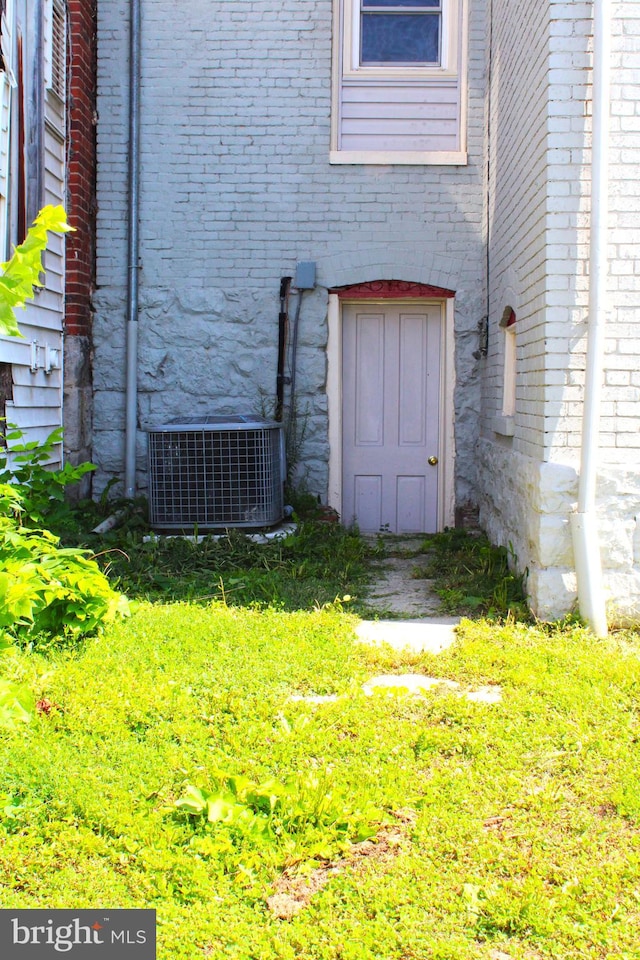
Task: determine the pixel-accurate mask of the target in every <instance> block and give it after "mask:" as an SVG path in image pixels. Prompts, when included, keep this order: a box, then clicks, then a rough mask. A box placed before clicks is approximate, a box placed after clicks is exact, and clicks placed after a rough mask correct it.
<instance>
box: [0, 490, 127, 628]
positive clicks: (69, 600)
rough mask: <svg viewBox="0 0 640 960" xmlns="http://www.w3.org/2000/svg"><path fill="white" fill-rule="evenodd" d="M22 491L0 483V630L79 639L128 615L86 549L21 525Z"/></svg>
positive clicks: (123, 600) (124, 603) (124, 602)
mask: <svg viewBox="0 0 640 960" xmlns="http://www.w3.org/2000/svg"><path fill="white" fill-rule="evenodd" d="M22 499H23V498H22V495H21V494H20V493H19V491H17V490H15V489H14V488H12V487H11V486H9V485H7V484H0V570H1V572H0V629H4V630H5V631H6V632H7V633H8V634H9V635H10V636H11V637H13V638H14V639H16V640H22V641H26V640H30V641H31V642H39V641H41V640H42V636H43V635H44V636H45V637H46V638H47V639H50V638H51V637H58V636H59V637H72V638H79V637H82V636H86V635H88V634H90V633H93V632H95V630H97V629H98V628H99V627H101V626H103V625H104V624H106V623H110V622H112V621H113V620H114V619H115V618H116V617H117V616H123V615H126V614H127V612H128V604H127V601H126V599H125V598H124V597H123V596H122V595H121V594H119V593H116V592H115V591H114V590H112V588H111V586H110V585H109V581H108V580H107V578H106V576H105V575H104V574H103V573H102V571H101V570H100V568H99V567H98V565H97V563H96V562H95V561H94V560H92V559H91V558H90V556H89V555H88V551H86V550H78V549H72V548H61V547H60V546H59V541H58V538H57V537H55V536H54V535H53V534H51V533H49V531H47V530H31V529H28V528H26V527H24V526H22V522H21V514H22Z"/></svg>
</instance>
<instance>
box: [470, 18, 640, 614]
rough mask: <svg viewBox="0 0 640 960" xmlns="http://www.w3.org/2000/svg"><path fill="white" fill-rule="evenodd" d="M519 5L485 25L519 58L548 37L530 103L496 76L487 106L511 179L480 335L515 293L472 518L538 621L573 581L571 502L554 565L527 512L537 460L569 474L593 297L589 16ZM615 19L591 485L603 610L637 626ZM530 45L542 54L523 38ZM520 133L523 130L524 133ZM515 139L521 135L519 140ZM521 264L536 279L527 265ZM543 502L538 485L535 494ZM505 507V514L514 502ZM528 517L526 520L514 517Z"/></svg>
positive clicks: (539, 527)
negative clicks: (508, 395)
mask: <svg viewBox="0 0 640 960" xmlns="http://www.w3.org/2000/svg"><path fill="white" fill-rule="evenodd" d="M525 6H526V5H521V4H518V3H506V4H502V5H500V4H499V6H498V9H497V11H496V12H497V17H498V20H499V22H497V23H496V24H495V25H494V31H497V36H498V44H499V43H500V38H501V37H502V36H503V35H504V39H505V43H507V42H511V43H512V56H515V57H518V56H521V55H522V52H523V51H522V44H523V43H524V44H528V43H530V42H531V37H532V36H539V34H538V32H537V31H539V30H542V31H543V33H542V35H541V36H542V37H543V38H545V43H544V44H543V47H542V52H543V58H542V60H541V61H540V67H541V73H540V74H539V75H538V79H539V81H540V85H539V86H538V87H536V86H535V85H533V84H532V83H531V79H529V86H530V101H529V102H530V104H531V106H530V107H529V109H528V110H523V109H522V106H521V104H522V102H523V101H522V100H521V101H520V103H518V96H519V95H520V94H521V92H522V91H521V79H522V78H524V76H525V74H526V68H523V69H522V70H520V71H519V74H520V77H521V79H516V80H515V81H514V82H513V88H514V90H516V91H518V92H517V94H516V95H514V96H513V99H512V100H510V97H511V94H512V90H510V89H507V90H506V91H503V90H502V88H501V84H500V82H499V79H500V78H499V77H498V78H494V81H495V82H494V88H497V89H496V90H495V93H494V97H495V99H496V100H497V102H498V106H497V107H496V108H495V110H497V112H498V116H499V119H498V120H497V122H496V126H495V128H494V131H493V137H492V143H493V144H495V146H494V148H493V149H494V150H496V151H499V148H500V144H501V143H507V144H508V147H507V148H506V149H507V150H508V151H509V152H508V157H507V159H508V164H505V166H509V167H510V170H509V173H508V174H507V175H505V176H504V177H503V179H502V180H501V179H500V177H499V175H498V176H496V177H495V178H494V182H493V183H492V189H493V190H495V191H497V192H498V193H499V194H501V200H499V201H497V202H496V204H495V209H496V211H497V216H496V221H495V222H494V224H493V225H492V226H493V229H492V235H491V241H492V242H491V248H490V254H491V258H490V259H491V294H492V296H491V307H492V317H491V322H492V326H491V330H492V333H493V332H494V331H496V323H497V320H499V318H500V316H501V313H502V309H503V308H504V306H505V302H504V301H505V296H506V289H508V287H511V288H515V296H516V299H517V306H516V305H515V304H514V306H516V311H517V314H518V322H517V336H518V377H517V409H516V417H515V431H514V433H515V435H514V438H513V440H510V439H507V438H502V437H499V436H496V435H495V434H494V433H493V431H492V423H493V422H494V420H493V418H494V417H495V415H496V412H499V405H500V402H501V384H502V362H503V361H502V352H501V351H502V343H501V339H500V337H499V335H497V336H494V339H493V342H492V343H491V352H490V355H489V358H488V360H487V373H488V375H487V378H486V380H485V385H484V408H483V430H484V435H485V440H484V441H483V443H482V444H481V445H480V448H479V454H480V456H479V460H480V463H479V476H480V488H481V490H482V493H481V520H482V521H483V522H484V524H485V525H486V526H487V528H488V529H489V530H490V532H491V533H492V535H493V537H494V539H497V540H499V541H501V542H503V543H506V542H509V541H512V542H514V543H517V544H518V549H519V551H520V553H519V561H520V564H521V566H522V567H524V566H525V565H526V566H528V567H529V569H530V570H531V571H532V578H531V581H530V589H531V591H532V596H533V598H534V605H535V606H536V608H537V610H538V611H539V612H541V613H542V615H549V614H550V613H551V614H553V612H554V611H555V614H559V613H561V612H565V611H566V609H568V608H569V606H570V604H571V601H572V590H573V587H571V586H570V584H569V581H570V579H571V578H570V577H569V579H567V576H568V575H567V570H569V566H570V564H569V566H567V563H568V561H567V558H570V557H571V541H570V537H569V529H568V523H567V522H566V521H567V520H568V513H569V512H570V510H571V509H572V500H571V498H569V499H567V500H566V502H565V504H564V505H563V507H562V511H561V512H560V513H559V514H558V517H557V520H558V521H562V524H561V525H560V526H559V527H557V529H556V530H555V533H554V534H553V537H552V540H551V542H553V543H556V542H558V543H560V542H562V544H563V546H562V553H563V557H564V559H563V560H559V559H557V560H556V561H554V562H551V561H550V560H549V554H548V551H547V549H546V545H545V537H546V536H547V533H548V530H550V529H551V528H550V527H549V526H548V524H547V525H545V524H542V523H537V524H536V523H535V522H534V520H535V518H536V516H538V514H539V512H540V509H542V508H538V507H536V506H535V504H534V503H533V502H532V488H533V487H535V486H536V484H542V481H541V480H540V478H539V476H538V473H537V472H536V471H537V466H536V464H539V462H540V461H542V462H544V461H549V462H550V463H551V464H554V465H556V467H555V468H557V469H560V468H561V466H563V465H566V466H567V467H568V468H571V469H576V468H577V467H578V466H579V456H580V445H581V429H582V399H583V390H584V364H585V345H586V327H587V320H588V316H587V314H588V309H587V307H588V286H589V284H588V242H589V230H588V228H589V210H590V193H591V191H590V181H589V173H590V169H589V165H590V161H591V151H590V146H591V144H590V131H591V103H590V97H591V87H590V83H591V74H590V65H591V51H592V37H591V33H592V22H591V12H592V6H591V4H582V3H560V2H551V3H550V4H549V5H545V6H544V8H543V6H542V5H540V6H538V7H536V8H535V9H532V10H530V11H529V13H528V14H527V11H526V10H525V9H524V7H525ZM543 9H544V11H545V15H548V23H547V24H543V19H544V15H543ZM614 9H615V17H616V18H615V20H614V21H613V22H612V32H613V47H614V77H613V88H612V105H611V119H610V126H611V133H612V141H611V168H610V174H611V190H610V204H611V215H610V236H609V240H610V244H609V250H610V256H611V263H610V266H611V269H610V279H609V294H610V303H609V310H608V315H607V343H606V358H605V364H606V369H605V374H604V379H605V387H604V391H603V398H602V407H601V414H602V420H601V436H600V445H601V467H602V473H603V478H605V479H602V478H601V481H600V485H599V500H598V509H599V514H600V518H601V535H602V552H603V565H604V569H605V578H606V579H607V582H608V585H609V589H610V593H611V600H612V604H613V607H614V608H616V609H617V610H618V611H619V612H622V613H623V614H625V615H632V614H634V611H635V614H636V615H637V613H638V612H639V611H640V568H639V567H638V556H637V551H636V552H635V554H634V550H633V542H635V541H634V537H637V518H638V517H639V516H640V495H639V489H638V484H637V483H636V482H631V481H630V477H631V476H632V474H630V473H629V468H633V470H634V471H635V474H637V468H638V449H639V448H640V378H639V377H637V376H636V371H637V369H638V367H639V366H640V364H639V361H640V310H639V307H638V301H637V292H638V276H639V273H640V271H638V269H637V260H636V258H637V251H638V241H639V240H640V215H639V211H640V199H639V197H640V191H639V190H638V184H637V171H638V162H639V161H640V140H638V138H637V130H638V128H639V127H640V124H638V116H639V114H640V106H639V104H640V96H639V94H640V83H639V81H640V70H639V69H638V68H639V66H640V2H638V0H631V2H625V3H618V4H616V5H615V7H614ZM510 15H511V16H512V17H513V19H511V20H510V19H509V17H510ZM527 16H528V19H527ZM519 18H520V19H519ZM534 21H535V23H534ZM519 24H520V25H521V26H522V29H519V26H518V25H519ZM545 31H546V33H545ZM532 48H534V49H536V50H539V49H540V47H539V45H538V44H537V43H535V42H534V43H532ZM495 55H499V50H498V51H496V50H494V56H495ZM545 63H548V77H549V80H550V86H549V89H548V100H547V99H545V91H544V82H545V81H544V74H545V69H546V67H545ZM530 67H531V64H529V68H530ZM534 104H535V106H533V105H534ZM540 105H542V121H543V125H544V127H545V128H546V131H545V136H544V139H543V141H542V150H543V153H542V159H543V167H544V168H546V172H545V174H544V177H543V179H542V181H541V182H540V181H539V180H536V171H537V170H538V166H537V164H536V161H538V162H539V161H540V158H541V154H540V153H538V154H537V155H536V157H535V158H534V157H533V156H532V153H531V148H532V146H533V145H534V144H538V148H540V144H541V141H540V139H539V138H538V137H537V136H536V134H537V133H539V127H538V124H539V123H540V120H541V113H540V110H539V106H540ZM527 128H532V129H531V131H530V132H527ZM523 131H524V134H525V135H524V136H520V137H518V133H519V132H521V133H522V132H523ZM521 181H524V184H523V185H520V184H521ZM534 182H537V183H539V184H540V186H541V188H542V192H543V194H544V196H545V208H544V217H543V219H542V220H540V219H539V218H537V217H536V216H535V213H534V208H533V206H532V205H531V204H528V205H527V204H526V203H524V202H523V200H522V194H523V192H525V191H526V189H527V186H529V187H530V186H531V184H532V183H534ZM512 183H515V184H516V185H517V189H516V191H513V190H511V184H512ZM518 191H519V192H518ZM541 230H542V233H541V232H540V231H541ZM540 249H542V250H543V251H544V259H543V262H542V264H541V271H540V272H536V268H537V267H538V266H539V263H538V261H536V259H535V253H534V255H533V256H529V255H528V252H529V251H536V252H537V251H539V250H540ZM527 263H528V264H530V265H531V266H532V267H533V268H534V269H528V267H527V266H526V264H527ZM535 284H537V286H536V289H535V293H534V294H533V296H532V293H533V291H532V285H535ZM540 287H542V292H541V290H540ZM532 308H533V309H532ZM496 333H497V334H499V331H496ZM490 342H491V341H490ZM541 400H543V405H542V406H541V405H540V401H541ZM555 468H554V469H555ZM505 472H508V473H509V476H510V484H509V493H508V495H507V497H506V499H505V498H504V496H503V494H504V489H503V488H502V487H501V488H500V489H497V487H498V478H502V477H503V476H504V475H505ZM635 474H634V475H635ZM503 486H504V485H503ZM541 491H542V487H540V490H539V499H540V497H541V496H542V493H541ZM601 491H606V493H607V495H606V496H605V495H604V493H601ZM574 496H575V492H574ZM541 502H542V500H541ZM511 503H514V504H516V505H517V508H512V507H510V504H511ZM525 504H526V505H527V506H526V507H525ZM546 509H547V508H546V507H545V508H544V510H546ZM544 510H543V512H544ZM527 514H528V516H526V522H525V520H524V519H523V516H524V515H527ZM538 519H539V517H538ZM616 524H617V528H616V532H615V535H614V534H613V533H612V529H613V528H612V525H613V527H616ZM527 530H529V534H527V533H526V531H527ZM532 530H533V531H534V532H532ZM545 531H547V532H545ZM558 536H560V541H558V539H557V538H558ZM621 557H622V558H625V557H626V558H627V561H628V566H627V568H626V569H625V570H624V572H621V560H620V558H621ZM634 558H635V559H634ZM622 565H624V564H622ZM568 584H569V586H568Z"/></svg>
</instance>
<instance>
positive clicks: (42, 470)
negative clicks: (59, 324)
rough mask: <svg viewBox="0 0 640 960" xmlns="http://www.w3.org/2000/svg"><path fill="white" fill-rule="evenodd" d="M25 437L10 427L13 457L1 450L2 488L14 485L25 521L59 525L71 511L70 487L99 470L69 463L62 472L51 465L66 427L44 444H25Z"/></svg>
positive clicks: (58, 430) (82, 464)
mask: <svg viewBox="0 0 640 960" xmlns="http://www.w3.org/2000/svg"><path fill="white" fill-rule="evenodd" d="M1 422H2V421H1V420H0V423H1ZM23 438H24V434H23V432H22V430H19V429H18V428H17V427H15V426H14V425H13V424H7V431H6V434H5V439H6V441H7V445H8V448H9V455H7V454H3V453H2V452H1V451H0V485H3V486H4V485H10V488H12V489H13V490H14V491H15V492H16V493H17V494H19V495H20V498H21V511H22V515H23V518H24V519H25V520H28V521H29V522H31V523H33V524H38V525H40V524H45V523H46V524H54V525H56V526H59V525H60V524H61V523H62V522H64V519H65V518H66V517H67V515H68V514H69V512H70V507H69V505H68V504H67V503H66V501H65V496H64V492H65V489H66V487H68V486H69V485H70V484H73V483H77V482H78V481H79V480H80V479H81V478H82V477H83V476H84V475H85V474H86V473H89V472H90V471H91V470H95V466H94V464H92V463H81V464H80V465H79V466H73V465H72V464H70V463H65V465H64V466H63V467H61V468H60V469H58V470H51V469H50V468H49V467H48V466H47V464H49V463H50V462H51V460H52V459H53V458H54V456H55V447H56V446H57V445H58V444H60V443H62V427H57V428H56V429H55V430H52V431H51V433H50V434H49V436H48V437H47V439H46V440H44V441H43V442H37V441H29V442H23Z"/></svg>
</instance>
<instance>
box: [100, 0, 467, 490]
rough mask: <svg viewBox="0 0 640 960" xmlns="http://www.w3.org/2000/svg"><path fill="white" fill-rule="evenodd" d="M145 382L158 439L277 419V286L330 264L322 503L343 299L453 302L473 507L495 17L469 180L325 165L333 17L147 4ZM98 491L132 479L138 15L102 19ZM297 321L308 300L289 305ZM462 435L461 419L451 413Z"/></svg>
mask: <svg viewBox="0 0 640 960" xmlns="http://www.w3.org/2000/svg"><path fill="white" fill-rule="evenodd" d="M142 7H143V10H142V20H143V55H142V62H143V68H142V79H141V103H142V143H141V150H142V164H141V169H142V183H141V257H140V271H139V278H140V293H141V296H140V366H139V368H140V375H139V401H138V419H139V426H140V430H139V434H138V466H139V481H140V486H141V488H142V489H144V486H145V471H146V462H145V440H146V435H145V432H144V428H145V427H146V426H149V425H154V424H158V423H162V422H164V421H165V420H166V419H168V418H176V417H179V418H184V419H185V420H188V419H189V418H190V417H192V416H193V415H197V414H201V413H209V414H211V413H214V414H219V413H232V412H236V413H237V412H247V411H255V410H258V411H260V410H263V409H264V410H266V411H267V412H268V411H269V410H270V409H272V406H273V398H274V395H275V381H276V362H277V342H278V311H279V300H278V294H279V286H280V278H281V277H283V276H292V275H294V273H295V265H296V262H297V261H306V260H311V261H315V262H316V263H317V268H318V271H317V280H318V286H317V288H316V290H315V291H313V292H312V293H308V294H305V296H304V300H303V304H302V311H301V327H300V345H299V352H298V357H299V365H298V372H297V383H298V386H299V399H298V409H299V413H300V414H301V415H302V417H303V419H304V423H305V439H304V444H303V449H302V451H301V460H302V463H301V470H300V473H301V476H302V478H303V479H304V482H305V483H306V485H307V486H308V488H309V489H310V490H311V491H312V492H313V493H317V494H319V495H320V496H321V497H322V498H323V499H324V497H325V496H326V488H327V463H328V439H327V399H326V382H325V378H326V344H327V303H328V293H327V291H328V289H330V288H332V287H334V286H339V285H344V284H351V283H358V282H365V281H370V280H378V279H396V280H408V281H414V282H420V283H426V284H433V285H437V286H442V287H447V288H449V289H454V290H455V291H456V318H455V324H456V344H457V346H456V376H457V388H456V402H455V406H456V409H455V420H456V448H457V460H456V473H457V498H458V502H459V503H460V504H464V503H466V502H468V501H473V500H475V491H476V466H475V443H476V440H477V437H478V430H479V425H478V410H479V397H480V394H479V370H478V361H477V360H476V359H475V358H474V356H473V353H474V351H476V350H477V347H478V338H477V324H478V321H479V319H480V317H481V316H482V314H483V312H484V310H485V306H484V304H485V291H484V286H483V267H484V253H483V237H482V223H483V210H482V197H483V190H482V178H483V130H484V63H485V62H484V45H485V42H486V34H485V21H484V15H485V9H484V3H483V2H482V0H472V2H471V3H470V24H469V26H470V30H469V34H470V46H469V54H468V55H469V97H468V102H469V105H468V119H469V134H468V152H469V163H468V165H467V166H464V167H446V166H431V167H424V166H415V167H414V166H396V167H392V166H366V165H346V166H331V165H330V164H329V133H330V105H331V32H332V3H331V0H321V2H313V3H311V2H299V0H295V2H294V0H284V2H282V0H277V2H276V0H253V2H246V0H227V2H225V3H222V4H217V5H216V17H215V22H214V21H213V20H212V17H211V5H210V4H209V3H206V2H204V0H186V2H184V3H183V4H181V5H180V16H179V18H178V19H177V20H176V17H175V4H172V3H169V2H167V0H143V4H142ZM98 16H99V91H100V94H99V103H98V107H99V117H100V119H99V127H98V149H99V180H98V200H99V215H98V290H97V293H96V296H95V298H94V307H95V324H94V344H95V360H94V390H95V418H94V459H95V460H96V461H97V463H98V464H99V467H100V474H99V476H98V478H97V486H98V488H99V487H100V485H104V484H105V483H106V482H107V481H108V479H109V477H110V476H112V475H116V476H121V474H122V470H123V425H124V405H125V401H124V367H125V356H124V343H125V295H126V200H127V192H126V186H127V184H126V160H127V149H126V148H127V143H126V140H127V70H128V67H127V55H128V40H127V24H128V4H127V3H126V2H125V0H101V3H100V4H99V11H98ZM290 305H291V307H292V308H295V298H294V297H293V296H292V298H291V304H290ZM449 416H454V411H449Z"/></svg>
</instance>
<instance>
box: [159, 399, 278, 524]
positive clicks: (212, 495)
mask: <svg viewBox="0 0 640 960" xmlns="http://www.w3.org/2000/svg"><path fill="white" fill-rule="evenodd" d="M148 435H149V445H148V452H149V513H150V521H151V526H152V527H153V528H155V529H158V530H189V531H192V530H193V528H194V527H198V529H199V530H208V529H221V528H226V527H265V526H273V525H274V524H276V523H279V522H280V521H281V520H282V517H283V507H284V501H283V483H284V478H285V464H284V437H283V430H282V424H281V423H277V422H275V421H272V420H266V419H265V418H264V417H259V416H250V415H249V416H245V415H235V416H211V417H194V418H193V419H191V420H190V421H189V422H183V421H169V422H168V423H164V424H161V425H159V426H154V427H151V428H149V430H148Z"/></svg>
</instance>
